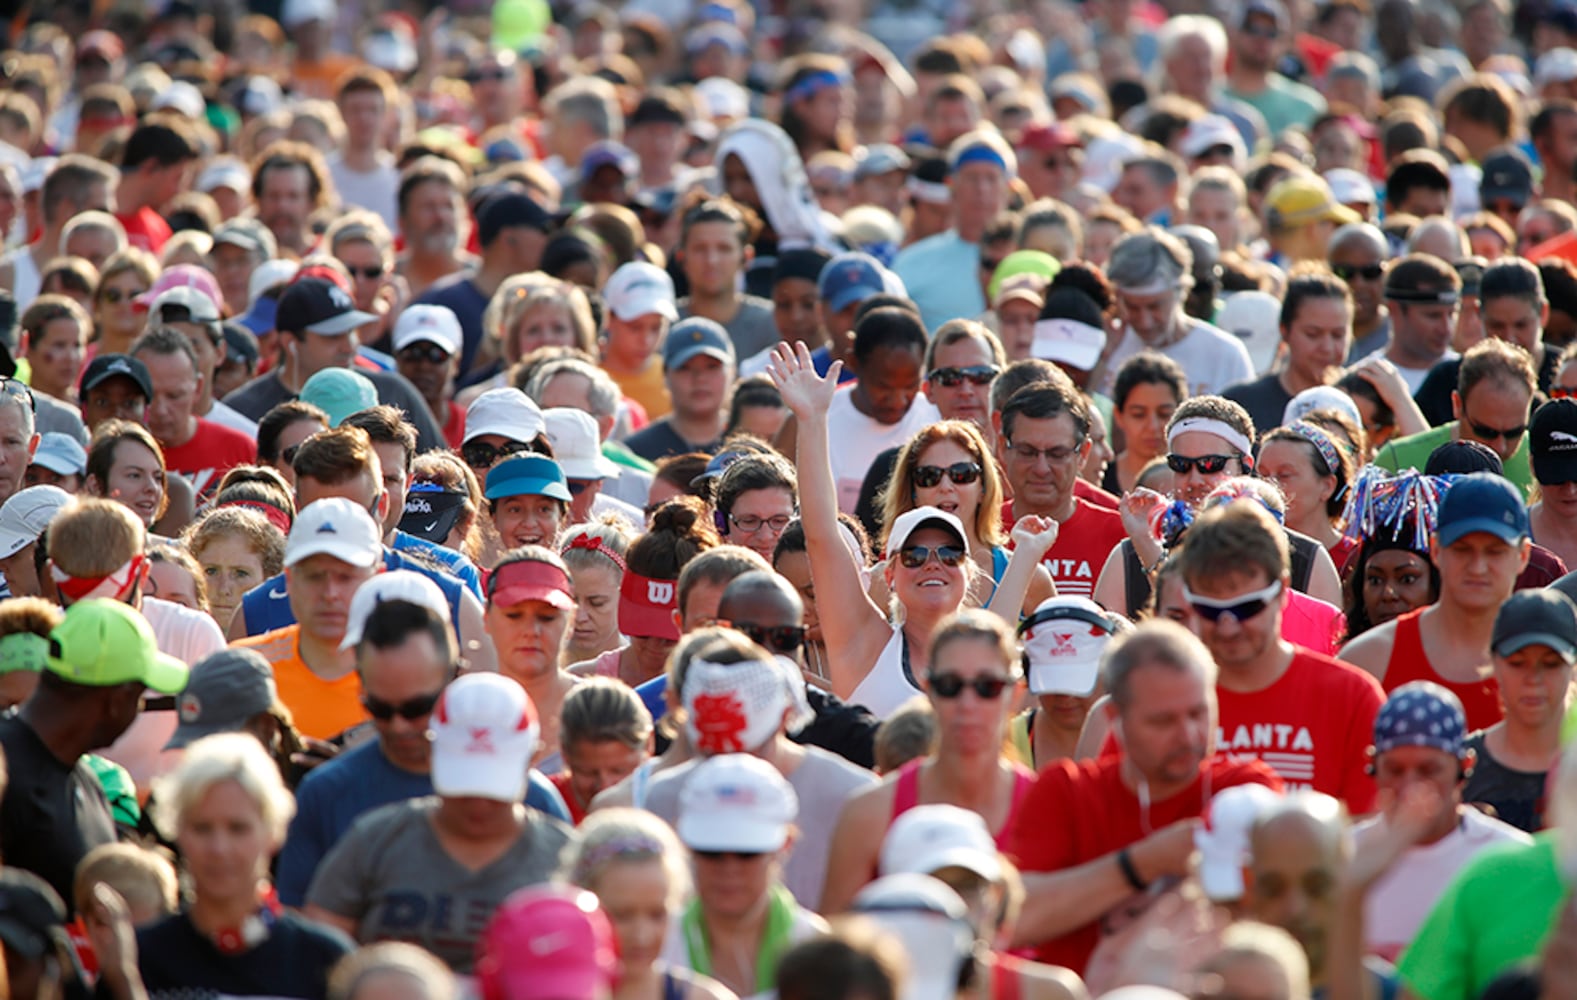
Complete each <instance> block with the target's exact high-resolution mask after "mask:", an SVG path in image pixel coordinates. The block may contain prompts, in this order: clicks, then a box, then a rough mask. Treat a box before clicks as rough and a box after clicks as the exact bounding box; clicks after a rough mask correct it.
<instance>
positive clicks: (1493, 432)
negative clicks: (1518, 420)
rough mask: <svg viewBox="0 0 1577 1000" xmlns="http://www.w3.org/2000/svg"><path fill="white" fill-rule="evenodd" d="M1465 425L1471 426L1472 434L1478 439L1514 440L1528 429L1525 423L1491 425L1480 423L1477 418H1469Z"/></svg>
mask: <svg viewBox="0 0 1577 1000" xmlns="http://www.w3.org/2000/svg"><path fill="white" fill-rule="evenodd" d="M1467 425H1468V426H1469V427H1471V428H1473V436H1474V437H1476V438H1478V439H1479V440H1480V441H1498V440H1501V439H1505V440H1506V441H1515V440H1517V439H1518V438H1520V437H1522V435H1523V434H1526V433H1527V431H1528V425H1527V424H1518V425H1517V426H1516V427H1491V426H1489V425H1488V424H1481V423H1479V422H1478V421H1477V420H1469V421H1468V422H1467Z"/></svg>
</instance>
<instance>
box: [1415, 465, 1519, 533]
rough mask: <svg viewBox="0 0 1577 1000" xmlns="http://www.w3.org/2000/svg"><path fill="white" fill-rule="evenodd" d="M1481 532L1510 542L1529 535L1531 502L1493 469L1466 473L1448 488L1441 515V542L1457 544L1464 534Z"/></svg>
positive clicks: (1436, 531) (1436, 527) (1439, 527)
mask: <svg viewBox="0 0 1577 1000" xmlns="http://www.w3.org/2000/svg"><path fill="white" fill-rule="evenodd" d="M1477 531H1487V532H1489V533H1490V534H1492V535H1494V536H1496V537H1497V538H1501V539H1503V540H1505V541H1508V542H1516V541H1520V540H1522V539H1524V538H1527V537H1528V534H1529V529H1528V505H1527V504H1525V503H1523V502H1522V494H1521V493H1519V492H1518V491H1517V488H1516V487H1515V486H1513V485H1511V483H1509V482H1507V481H1506V480H1505V479H1503V478H1502V477H1500V476H1497V475H1495V474H1494V473H1493V472H1475V473H1473V474H1472V475H1470V476H1463V477H1462V478H1461V479H1458V480H1457V481H1456V482H1454V483H1452V484H1451V488H1450V489H1448V490H1446V497H1445V499H1444V500H1442V501H1440V517H1439V519H1438V521H1437V522H1436V525H1435V538H1436V539H1437V540H1439V542H1440V544H1441V545H1454V544H1455V543H1456V542H1457V540H1458V539H1460V538H1461V537H1462V536H1464V535H1471V534H1473V533H1474V532H1477Z"/></svg>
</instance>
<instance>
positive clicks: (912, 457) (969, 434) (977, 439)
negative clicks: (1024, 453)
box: [881, 420, 1007, 549]
mask: <svg viewBox="0 0 1577 1000" xmlns="http://www.w3.org/2000/svg"><path fill="white" fill-rule="evenodd" d="M939 441H951V442H953V443H954V444H956V445H958V446H959V447H960V448H962V449H964V450H965V451H967V452H969V454H970V457H971V458H972V459H973V460H974V463H975V464H976V465H978V466H980V504H979V506H978V507H976V508H975V523H974V525H973V527H974V533H975V536H976V537H978V538H979V539H980V541H981V542H982V543H984V544H986V545H990V546H993V547H995V546H999V545H1006V544H1007V537H1006V536H1005V535H1004V534H1003V533H1002V477H1001V474H1000V473H998V472H997V463H996V461H995V460H994V459H993V458H992V456H991V449H990V447H989V446H988V445H987V444H986V439H985V438H984V437H983V436H982V435H981V433H980V429H979V428H977V427H976V426H975V425H974V424H972V423H970V422H969V421H967V420H943V421H941V422H939V423H934V424H928V425H927V426H925V427H922V428H921V429H920V430H918V431H916V432H915V433H914V436H913V437H911V438H910V439H909V441H908V443H907V444H905V445H904V446H903V450H902V451H900V452H899V453H898V460H897V462H896V463H894V465H893V472H892V476H891V477H890V478H889V479H888V480H887V488H886V489H884V490H883V491H882V494H881V504H882V526H883V527H882V546H883V548H884V549H885V548H886V545H887V531H888V530H889V529H891V528H892V526H893V524H894V522H896V521H897V520H898V516H899V515H900V514H903V513H905V512H907V511H911V510H913V509H914V508H915V507H916V504H915V499H914V484H913V476H914V472H915V470H916V469H917V468H919V467H920V457H921V456H922V455H923V454H924V453H925V450H926V449H927V448H929V447H931V446H932V445H933V444H936V443H937V442H939Z"/></svg>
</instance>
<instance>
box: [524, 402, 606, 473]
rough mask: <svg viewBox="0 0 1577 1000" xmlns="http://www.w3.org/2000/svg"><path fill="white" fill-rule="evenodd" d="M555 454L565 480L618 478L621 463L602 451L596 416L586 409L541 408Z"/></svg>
mask: <svg viewBox="0 0 1577 1000" xmlns="http://www.w3.org/2000/svg"><path fill="white" fill-rule="evenodd" d="M542 422H543V423H544V424H545V425H546V429H547V435H548V443H550V444H551V445H553V457H554V458H555V459H556V460H557V461H558V463H559V468H560V469H563V470H564V478H565V479H617V478H618V477H619V466H618V465H617V464H615V463H614V462H612V461H610V460H609V459H607V458H606V457H605V456H604V455H603V454H602V447H601V445H600V444H599V435H598V434H597V419H596V418H595V417H593V416H592V415H591V414H589V413H587V412H586V411H585V410H577V409H575V408H574V407H569V406H555V407H552V408H550V409H547V410H543V411H542Z"/></svg>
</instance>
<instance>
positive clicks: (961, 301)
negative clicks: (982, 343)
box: [893, 229, 987, 333]
mask: <svg viewBox="0 0 1577 1000" xmlns="http://www.w3.org/2000/svg"><path fill="white" fill-rule="evenodd" d="M893 271H894V272H895V273H896V274H897V275H898V277H900V278H902V279H903V284H904V288H906V289H908V291H909V298H910V299H912V300H913V301H914V304H915V305H916V306H918V307H919V308H920V318H921V319H922V320H924V321H925V328H926V330H927V331H929V332H932V333H934V332H935V331H936V328H937V327H939V326H941V325H942V324H943V323H946V322H947V321H948V320H950V319H973V318H974V317H976V316H979V315H980V314H981V313H983V312H985V311H986V306H987V302H986V295H985V292H983V291H981V289H980V281H979V280H978V278H977V277H976V276H977V275H978V274H979V273H980V247H979V246H977V245H976V244H974V243H970V242H969V241H968V240H965V239H964V238H963V237H961V236H959V235H958V231H957V230H954V229H949V230H947V231H946V232H943V233H937V234H936V235H935V236H927V237H926V238H925V239H923V240H921V241H920V242H918V243H911V244H909V245H908V246H906V247H904V248H903V249H902V250H900V251H898V259H897V260H895V261H893ZM966 275H967V277H965V276H966Z"/></svg>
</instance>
